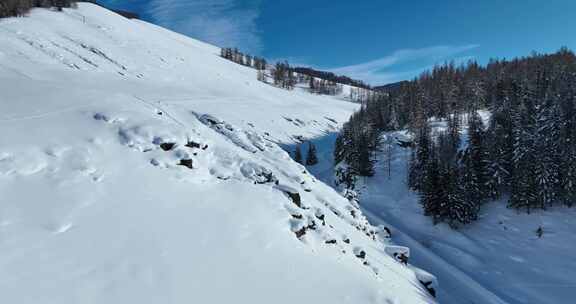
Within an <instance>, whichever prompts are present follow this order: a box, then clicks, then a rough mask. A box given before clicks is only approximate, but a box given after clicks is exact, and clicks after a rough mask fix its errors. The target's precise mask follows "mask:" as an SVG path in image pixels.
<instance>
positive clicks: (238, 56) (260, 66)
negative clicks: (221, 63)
mask: <svg viewBox="0 0 576 304" xmlns="http://www.w3.org/2000/svg"><path fill="white" fill-rule="evenodd" d="M220 56H221V57H222V58H224V59H228V60H230V61H232V62H236V63H238V64H241V65H244V66H247V67H251V68H254V69H256V70H265V69H266V65H267V62H266V59H264V58H261V57H257V56H252V55H249V54H244V53H242V52H240V51H239V50H238V49H237V48H222V49H220Z"/></svg>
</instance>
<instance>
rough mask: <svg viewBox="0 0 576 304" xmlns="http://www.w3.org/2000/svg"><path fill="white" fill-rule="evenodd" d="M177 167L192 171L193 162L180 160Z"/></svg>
mask: <svg viewBox="0 0 576 304" xmlns="http://www.w3.org/2000/svg"><path fill="white" fill-rule="evenodd" d="M178 165H180V166H184V167H187V168H188V169H194V166H193V161H192V160H191V159H181V160H180V163H179V164H178Z"/></svg>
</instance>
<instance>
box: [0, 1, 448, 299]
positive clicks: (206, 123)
mask: <svg viewBox="0 0 576 304" xmlns="http://www.w3.org/2000/svg"><path fill="white" fill-rule="evenodd" d="M219 55H220V49H219V48H217V47H214V46H211V45H208V44H205V43H202V42H199V41H197V40H194V39H190V38H188V37H185V36H182V35H179V34H176V33H173V32H170V31H168V30H165V29H163V28H160V27H157V26H155V25H152V24H149V23H146V22H143V21H139V20H129V19H126V18H124V17H121V16H119V15H117V14H114V13H112V12H110V11H108V10H105V9H103V8H101V7H98V6H95V5H92V4H87V3H79V7H78V8H77V9H64V11H63V12H56V11H52V10H47V9H34V10H33V11H32V12H31V13H30V15H29V16H27V17H25V18H6V19H0V107H1V109H2V110H1V111H0V272H1V273H2V275H1V276H0V294H1V295H2V296H1V298H2V299H3V302H6V303H18V304H20V303H59V304H65V303H70V304H72V303H74V304H77V303H110V304H112V303H191V302H199V303H314V302H316V303H435V299H434V298H433V297H432V296H431V294H430V292H429V290H427V288H426V287H425V286H424V284H426V285H428V286H429V287H437V286H436V282H435V280H434V278H433V276H432V275H430V274H428V273H427V272H425V271H423V270H420V269H418V268H416V267H414V266H412V265H404V264H402V263H400V262H399V261H397V260H396V259H395V258H394V257H393V253H394V252H396V251H397V250H405V249H403V248H401V247H397V246H395V245H394V243H393V242H392V241H390V239H389V238H388V235H387V233H386V232H385V231H384V230H383V229H382V228H381V227H380V228H379V227H375V226H373V225H371V224H370V223H368V221H367V219H366V217H365V216H364V215H363V213H362V211H361V210H360V209H359V206H358V205H357V204H356V202H355V201H353V200H352V201H350V200H348V199H346V198H344V197H343V196H342V195H341V194H340V193H338V192H336V191H335V190H334V189H332V188H331V187H330V186H328V185H326V184H324V183H323V182H322V181H320V180H318V179H317V178H316V177H315V176H314V175H312V174H311V173H309V172H308V170H307V169H306V168H305V167H304V166H302V165H300V164H297V163H296V162H294V161H293V160H292V159H291V157H290V155H289V154H288V153H287V152H285V151H284V150H283V149H282V148H281V147H280V145H293V144H295V143H296V142H298V141H299V140H301V139H315V138H321V137H322V136H324V135H326V134H328V133H333V132H337V131H338V130H339V128H340V127H341V126H342V124H343V123H344V122H345V121H347V120H348V118H349V116H350V115H351V114H352V113H353V112H354V111H356V110H358V108H359V105H358V104H355V103H351V102H348V101H345V100H343V99H342V98H340V97H329V96H320V95H312V94H309V93H308V92H306V91H305V90H300V89H296V90H293V91H287V90H281V89H278V88H275V87H274V86H271V85H269V84H265V83H262V82H259V81H257V75H256V71H255V70H253V69H250V68H247V67H243V66H241V65H237V64H234V63H232V62H229V61H227V60H224V59H223V58H221V57H220V56H219ZM366 210H369V211H370V212H371V214H372V213H374V214H375V213H376V210H374V209H369V208H366ZM392 224H394V225H397V223H392ZM397 228H398V229H403V228H404V227H397ZM418 250H420V248H417V249H416V250H415V251H416V252H414V251H413V252H412V255H413V256H415V257H418V255H419V253H418ZM422 254H425V253H422ZM420 261H422V260H420ZM421 266H423V267H424V266H425V265H421ZM440 284H441V282H440Z"/></svg>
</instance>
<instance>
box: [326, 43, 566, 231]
mask: <svg viewBox="0 0 576 304" xmlns="http://www.w3.org/2000/svg"><path fill="white" fill-rule="evenodd" d="M479 110H488V111H489V113H490V118H489V120H487V123H486V124H485V122H484V121H483V120H482V118H481V117H480V116H479V114H478V112H479ZM431 121H436V122H438V121H441V122H442V123H443V124H445V128H433V127H432V126H431ZM405 128H406V129H408V130H410V132H411V133H412V134H413V135H414V141H413V143H411V146H412V156H411V160H410V164H409V172H408V176H409V178H408V184H409V186H410V188H411V189H413V190H415V191H418V193H419V194H420V202H421V204H422V206H423V208H424V211H425V214H426V215H429V216H431V217H433V218H434V221H435V222H447V223H449V224H450V225H451V226H453V227H457V226H458V225H460V224H466V223H469V222H471V221H473V220H475V219H476V218H477V216H478V212H479V210H480V208H481V206H482V205H483V204H484V203H485V202H487V201H490V200H497V199H502V198H506V199H507V204H508V206H509V207H512V208H517V209H521V210H525V211H527V212H530V211H531V210H533V209H535V208H538V209H545V208H547V207H550V206H554V205H566V206H572V205H573V204H574V203H576V56H575V55H574V53H573V52H572V51H570V50H568V49H566V48H563V49H561V50H560V51H558V52H556V53H554V54H550V55H542V54H532V55H531V56H529V57H524V58H519V59H514V60H511V61H506V60H491V61H490V62H489V64H488V65H486V66H485V67H483V66H480V65H478V64H477V63H475V62H469V63H467V64H465V65H462V66H459V67H456V66H455V65H454V64H452V63H448V64H445V65H442V66H438V67H436V68H434V69H433V70H432V71H430V72H426V73H424V74H422V75H421V76H420V77H418V78H417V79H415V80H413V81H410V82H406V83H403V84H401V86H400V88H398V89H396V90H392V91H390V92H389V93H387V94H383V95H380V96H378V97H377V98H375V99H372V100H369V101H368V102H366V103H365V104H364V106H363V108H362V110H361V111H360V112H358V113H357V114H356V115H354V116H353V117H352V119H351V120H350V121H349V122H348V123H347V124H346V125H345V126H344V129H343V132H342V134H341V135H340V138H339V139H338V145H337V147H336V149H335V154H336V155H335V156H336V160H337V161H340V160H345V161H346V162H347V163H348V164H349V166H350V167H351V168H352V170H354V171H355V172H356V173H358V174H359V175H371V174H373V169H372V165H371V164H373V162H374V159H373V155H374V152H375V151H376V150H377V149H378V146H379V144H378V138H379V136H380V133H381V132H383V131H391V130H399V129H405Z"/></svg>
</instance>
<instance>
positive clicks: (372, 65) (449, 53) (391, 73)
mask: <svg viewBox="0 0 576 304" xmlns="http://www.w3.org/2000/svg"><path fill="white" fill-rule="evenodd" d="M477 47H479V46H478V45H476V44H470V45H463V46H433V47H427V48H422V49H403V50H398V51H395V52H394V53H392V54H391V55H389V56H386V57H383V58H380V59H376V60H372V61H369V62H365V63H361V64H355V65H350V66H345V67H340V68H334V69H330V71H331V72H333V73H336V74H342V75H346V76H349V77H351V78H355V79H361V80H364V81H366V82H368V83H370V84H375V85H376V84H386V83H392V82H397V81H400V80H406V79H410V78H412V77H414V76H416V75H418V74H419V73H421V72H423V71H424V70H426V69H428V68H430V67H432V66H433V65H434V64H436V63H439V62H442V61H446V60H450V59H455V60H456V61H461V60H460V59H462V58H466V59H471V58H472V57H471V56H466V57H460V58H454V56H456V55H458V54H461V53H464V52H466V51H469V50H472V49H475V48H477ZM405 63H412V64H414V63H416V64H417V65H419V67H417V68H412V69H410V70H403V71H399V70H398V65H401V64H405Z"/></svg>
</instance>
